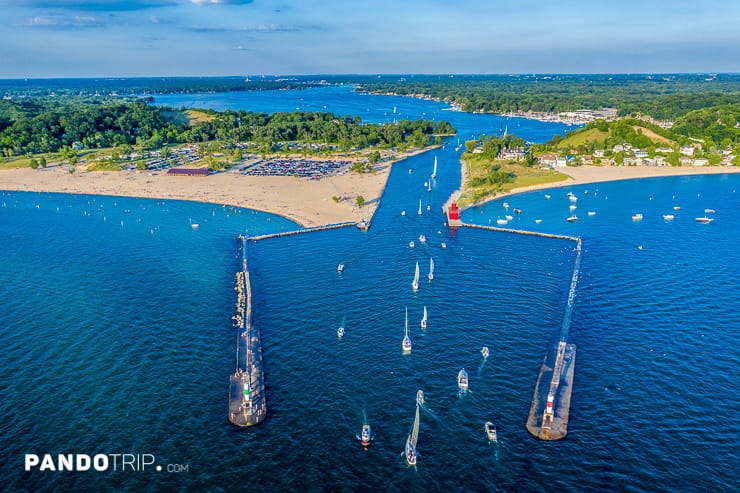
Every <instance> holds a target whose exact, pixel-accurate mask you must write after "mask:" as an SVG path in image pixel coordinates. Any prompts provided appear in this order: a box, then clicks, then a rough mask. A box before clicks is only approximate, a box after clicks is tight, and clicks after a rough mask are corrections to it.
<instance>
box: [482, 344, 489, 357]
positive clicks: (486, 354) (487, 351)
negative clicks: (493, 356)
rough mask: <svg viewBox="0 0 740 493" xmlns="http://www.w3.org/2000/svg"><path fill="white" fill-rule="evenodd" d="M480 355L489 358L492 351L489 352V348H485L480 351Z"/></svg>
mask: <svg viewBox="0 0 740 493" xmlns="http://www.w3.org/2000/svg"><path fill="white" fill-rule="evenodd" d="M480 354H482V355H483V358H488V355H489V354H490V351H489V350H488V346H483V348H481V350H480Z"/></svg>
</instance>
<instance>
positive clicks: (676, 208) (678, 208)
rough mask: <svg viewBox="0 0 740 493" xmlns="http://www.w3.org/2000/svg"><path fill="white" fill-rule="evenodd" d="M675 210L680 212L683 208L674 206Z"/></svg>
mask: <svg viewBox="0 0 740 493" xmlns="http://www.w3.org/2000/svg"><path fill="white" fill-rule="evenodd" d="M673 210H674V211H680V210H681V207H680V206H678V205H674V206H673Z"/></svg>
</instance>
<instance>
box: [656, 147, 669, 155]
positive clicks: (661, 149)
mask: <svg viewBox="0 0 740 493" xmlns="http://www.w3.org/2000/svg"><path fill="white" fill-rule="evenodd" d="M655 152H657V153H658V154H670V153H672V152H673V149H671V148H670V147H656V148H655Z"/></svg>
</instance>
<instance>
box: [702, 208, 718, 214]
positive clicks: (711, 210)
mask: <svg viewBox="0 0 740 493" xmlns="http://www.w3.org/2000/svg"><path fill="white" fill-rule="evenodd" d="M715 212H717V211H715V210H714V209H704V214H714V213H715Z"/></svg>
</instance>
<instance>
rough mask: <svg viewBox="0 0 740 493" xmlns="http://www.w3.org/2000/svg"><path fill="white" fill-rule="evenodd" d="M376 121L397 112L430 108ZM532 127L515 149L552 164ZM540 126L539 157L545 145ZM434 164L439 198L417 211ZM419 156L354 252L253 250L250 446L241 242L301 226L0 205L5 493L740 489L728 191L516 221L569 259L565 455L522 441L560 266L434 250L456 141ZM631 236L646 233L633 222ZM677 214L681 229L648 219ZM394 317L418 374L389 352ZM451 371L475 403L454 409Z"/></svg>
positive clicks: (516, 255)
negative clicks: (140, 461)
mask: <svg viewBox="0 0 740 493" xmlns="http://www.w3.org/2000/svg"><path fill="white" fill-rule="evenodd" d="M281 92H286V93H288V92H289V91H281ZM319 94H321V93H319ZM270 97H273V96H272V95H271V96H270ZM291 97H292V96H291ZM332 97H333V96H332ZM357 97H363V98H369V96H357ZM391 99H392V100H393V101H395V103H394V104H395V105H397V106H398V111H400V110H401V108H402V107H405V105H410V106H414V105H417V104H418V105H421V106H422V107H423V108H426V105H429V104H431V103H430V102H428V101H417V100H408V99H402V98H391ZM320 101H321V97H320V96H315V101H314V103H315V104H319V102H320ZM332 101H333V100H332ZM370 101H371V100H370ZM289 104H293V103H292V101H291V102H290V103H289ZM383 104H385V103H383ZM435 104H436V103H435ZM352 109H353V106H351V107H350V108H347V109H346V111H341V113H345V112H346V113H353V111H352ZM404 111H405V110H404ZM421 111H426V110H421ZM391 113H392V109H391ZM447 114H450V115H452V114H453V113H451V112H445V115H447ZM454 115H455V118H459V119H460V123H456V125H457V126H458V128H461V129H463V130H464V131H471V130H475V131H476V132H478V133H481V132H485V131H486V130H485V129H489V131H490V128H497V127H498V123H497V121H495V120H493V119H491V120H478V119H477V117H479V116H483V115H468V116H469V117H470V119H469V120H465V115H463V114H454ZM381 116H382V115H378V116H377V118H381ZM491 118H494V117H491ZM485 121H487V122H488V123H485V125H482V126H481V127H477V125H478V124H479V123H480V122H485ZM521 122H522V123H521V124H522V125H525V126H526V125H527V121H526V120H522V121H521ZM537 125H539V123H538V124H537ZM539 128H540V127H539V126H537V127H536V128H535V129H534V130H532V132H533V134H531V135H529V134H527V131H528V130H527V128H525V129H524V130H523V131H522V132H523V136H524V137H525V138H528V139H530V140H538V139H539V140H543V137H538V136H537V135H538V134H537V132H539V131H540V130H537V129H539ZM543 128H544V129H543V130H542V132H543V134H545V133H546V134H547V135H546V136H545V137H544V138H546V137H549V136H550V134H552V133H555V132H557V131H560V130H558V129H554V128H552V127H549V128H548V127H543ZM435 153H436V154H437V155H438V157H439V162H440V166H439V171H438V177H437V179H436V180H435V181H433V187H432V188H433V190H432V192H427V191H426V189H425V188H424V187H423V185H422V183H423V181H426V180H427V179H428V177H429V174H430V173H431V168H432V163H433V157H432V156H433V154H435ZM433 154H426V155H421V156H417V157H415V158H412V159H410V160H408V161H404V162H402V163H398V164H396V165H395V166H394V169H393V171H392V174H391V177H390V180H389V183H388V187H387V189H386V194H385V197H384V199H383V202H382V203H381V206H380V208H379V210H378V212H377V214H376V217H375V220H374V222H373V226H372V228H371V229H370V231H368V232H362V231H359V230H356V229H354V228H345V229H339V230H331V231H325V232H319V233H311V234H306V235H298V236H291V237H287V238H281V239H269V240H264V241H260V242H256V243H254V242H253V243H250V247H249V259H250V269H251V274H252V282H253V289H254V323H255V325H256V326H257V327H259V328H260V330H261V333H262V343H263V351H264V362H265V371H266V382H267V403H268V408H269V415H268V418H267V420H266V421H265V422H264V423H262V424H261V425H260V426H257V427H254V428H249V429H238V428H236V427H233V426H231V425H230V424H229V423H228V421H227V419H226V418H227V416H226V413H227V381H228V374H229V372H230V371H232V369H233V365H234V347H233V341H234V330H235V329H234V328H233V327H232V326H231V325H230V323H231V321H230V317H231V316H232V315H233V309H234V302H235V301H236V300H235V293H234V290H233V286H234V272H235V271H236V270H237V269H238V267H239V266H238V261H237V258H236V250H237V249H236V242H235V240H234V235H236V234H239V233H244V232H246V233H247V234H252V235H255V234H262V233H266V232H277V231H284V230H291V229H295V228H296V226H295V224H294V223H292V222H290V221H288V220H285V219H282V218H279V217H277V216H274V215H269V214H262V213H256V212H252V211H248V210H239V209H233V208H228V207H221V206H217V205H216V206H214V205H208V204H198V203H186V202H176V201H164V202H163V201H155V200H139V199H124V198H120V197H118V198H113V197H92V196H83V195H61V194H36V193H11V192H5V193H3V194H2V196H0V199H1V201H2V203H3V204H4V206H3V208H1V209H0V237H2V238H3V240H4V241H3V246H4V251H3V255H2V257H1V259H2V260H0V266H1V267H2V268H0V297H2V299H3V300H5V303H4V304H3V310H1V311H0V346H1V347H2V348H3V354H4V364H3V365H2V366H1V367H0V389H2V396H3V399H0V412H1V413H2V416H3V417H4V418H5V419H3V420H2V421H1V422H0V437H1V438H2V440H1V441H2V443H3V448H4V451H3V462H2V463H1V464H0V469H1V471H0V472H2V476H0V484H2V485H3V489H4V490H19V491H23V490H28V491H37V490H50V491H70V490H72V489H77V490H96V491H97V490H127V491H144V490H163V489H184V490H224V491H232V490H237V491H238V490H250V491H281V490H301V491H303V490H306V491H321V490H342V491H344V490H346V491H357V490H360V489H367V490H369V491H378V490H379V491H397V490H400V489H402V488H403V489H406V490H412V491H488V490H502V491H544V490H555V491H583V490H605V491H675V490H682V491H732V490H735V489H736V486H737V482H736V479H735V473H734V466H735V465H736V462H737V454H736V451H735V449H736V443H735V442H736V437H737V436H738V431H740V430H738V425H737V424H735V420H733V416H732V412H733V411H734V409H736V408H737V404H738V399H737V398H736V391H735V389H736V387H737V383H736V382H737V368H738V363H740V361H738V359H739V358H738V356H737V354H738V353H737V350H736V349H735V338H736V336H737V335H738V332H739V329H740V322H738V317H737V311H738V308H739V307H740V294H738V293H740V291H738V289H737V279H738V276H739V274H740V267H738V265H740V258H738V253H737V249H736V245H737V240H738V232H739V231H740V224H739V223H740V219H739V218H740V201H739V200H738V195H737V193H736V192H735V190H736V189H738V188H740V180H739V179H738V178H739V176H738V175H730V176H726V175H717V176H700V177H690V178H682V177H678V178H665V179H659V180H655V179H653V180H631V181H624V182H615V183H609V184H599V185H590V186H580V187H572V188H559V189H554V190H551V191H549V192H533V193H529V194H524V195H519V196H513V197H509V198H507V202H508V203H509V204H511V207H512V208H513V207H519V208H521V209H522V214H521V216H517V217H516V218H515V219H514V221H512V223H513V226H515V227H521V228H523V229H533V230H541V231H547V232H553V233H565V234H574V235H578V236H581V237H582V238H583V249H584V253H583V260H582V266H581V267H582V269H581V278H580V282H579V284H578V289H577V293H576V302H575V308H574V311H573V325H572V329H571V339H572V341H573V342H575V343H576V344H577V345H578V356H577V360H576V373H575V384H574V391H573V396H572V405H571V420H570V426H569V434H568V436H567V438H566V439H565V440H563V441H560V442H541V441H537V440H535V439H534V438H532V437H531V436H529V435H528V433H527V432H526V430H525V427H524V423H525V420H526V416H527V413H528V410H529V404H530V400H531V396H532V391H533V388H534V384H535V380H536V377H537V373H538V371H539V366H540V363H541V361H542V357H543V356H544V353H545V349H546V347H547V345H548V343H549V342H550V341H551V340H552V339H553V338H554V337H556V335H557V333H558V331H559V328H560V323H561V319H562V316H563V311H564V308H565V301H566V299H567V295H568V287H569V283H570V275H571V272H572V265H573V260H574V246H573V243H572V242H568V241H564V240H555V239H545V238H539V237H531V236H519V235H513V234H504V233H495V232H489V231H480V230H473V229H466V228H462V229H457V230H450V229H447V228H446V227H445V226H444V221H445V218H444V216H443V214H442V213H441V205H442V203H443V202H444V200H445V199H446V198H447V196H448V195H449V193H450V192H451V191H452V190H453V189H454V188H456V186H457V183H458V182H459V166H458V164H457V153H456V152H455V151H454V142H453V145H448V146H447V147H446V148H445V149H440V150H437V151H433ZM409 169H411V170H412V173H409V172H408V170H409ZM586 190H588V193H585V192H586ZM568 191H572V192H573V193H574V194H575V195H576V196H577V197H578V203H577V207H578V208H577V213H578V215H579V217H580V220H579V221H578V222H577V223H575V224H571V223H568V222H566V221H565V218H566V217H567V216H568V215H569V210H568V205H569V203H570V202H569V201H568V197H567V196H566V193H567V192H568ZM545 193H548V194H550V195H551V196H552V197H551V199H549V200H548V199H546V198H545V197H544V194H545ZM420 199H421V201H422V205H423V209H424V210H423V215H422V216H418V215H417V214H416V211H417V208H418V204H419V200H420ZM427 205H430V207H431V210H430V211H427V210H426V206H427ZM673 206H680V207H681V209H680V211H673ZM705 208H713V209H716V213H714V214H713V216H714V218H715V221H714V222H712V223H711V224H708V225H702V224H698V223H696V222H695V221H694V218H695V217H697V216H702V215H704V212H703V211H704V209H705ZM402 210H405V211H406V213H407V214H406V215H405V216H401V211H402ZM589 210H591V211H593V212H596V214H595V215H593V216H589V215H587V211H589ZM637 212H640V213H642V214H643V215H644V219H643V220H642V221H641V222H633V221H632V220H631V216H632V215H633V214H635V213H637ZM669 212H672V213H673V214H674V215H675V216H676V217H675V219H674V220H673V221H665V220H663V218H662V215H663V214H666V213H669ZM504 214H505V211H504V209H503V207H502V201H494V202H491V203H489V204H487V205H485V206H482V207H480V208H474V209H470V210H468V211H466V212H465V214H464V219H465V220H466V221H467V222H473V223H478V224H489V221H491V222H492V223H493V224H495V222H496V219H497V218H498V217H499V216H503V215H504ZM535 219H541V220H542V222H541V223H539V224H537V223H535ZM191 223H197V224H199V227H198V229H193V228H192V227H191ZM420 234H424V235H425V236H426V237H427V242H426V244H420V242H419V239H418V237H419V235H420ZM411 240H414V241H415V243H416V245H415V248H413V249H411V248H409V245H408V243H409V241H411ZM443 242H444V243H445V244H446V246H447V248H442V243H443ZM430 257H433V258H434V260H435V279H434V280H433V281H432V282H428V281H427V279H426V273H427V270H428V265H429V258H430ZM417 261H418V262H419V264H420V266H421V274H422V278H421V282H420V284H421V286H420V288H419V290H418V292H416V293H414V292H413V291H412V289H411V280H412V277H413V271H414V265H415V262H417ZM340 262H343V263H345V265H346V268H345V271H344V272H343V273H341V274H339V273H337V269H336V266H337V264H338V263H340ZM424 306H427V308H428V311H429V323H428V328H427V329H426V331H422V330H421V329H420V327H419V320H420V318H421V313H422V310H423V307H424ZM406 307H408V310H409V326H410V336H411V339H412V341H413V345H414V347H413V351H412V353H411V354H410V355H403V354H402V353H401V339H402V337H403V325H404V309H405V308H406ZM343 318H345V319H346V330H347V333H346V335H345V337H344V338H343V339H342V340H339V339H337V336H336V329H337V326H338V325H339V323H340V322H341V320H342V319H343ZM484 345H485V346H489V347H490V348H491V352H492V356H491V357H490V358H489V359H488V361H485V362H484V361H483V359H482V357H481V355H480V348H481V347H482V346H484ZM461 367H465V368H466V369H467V370H468V372H469V374H470V381H471V384H470V385H471V386H470V389H471V390H470V392H468V393H467V394H465V395H462V396H461V395H459V394H458V390H457V386H456V380H455V378H456V374H457V372H458V370H459V369H460V368H461ZM419 388H422V389H424V391H425V395H426V398H427V404H426V406H425V408H424V409H423V412H422V417H421V430H420V436H419V444H418V449H419V453H420V459H419V464H418V466H417V467H416V468H411V469H409V468H407V467H406V466H405V463H404V461H403V458H402V456H401V451H402V450H403V445H404V441H405V437H406V434H407V433H408V431H409V429H410V427H411V424H412V420H413V414H414V398H415V393H416V390H417V389H419ZM365 418H366V419H367V420H369V422H370V423H371V424H372V425H373V427H374V429H375V431H376V441H375V443H374V444H373V445H372V446H371V447H370V449H369V450H367V451H363V450H362V448H361V447H360V446H359V443H358V442H357V440H356V438H355V435H357V434H359V432H360V428H361V426H362V423H363V419H365ZM487 420H492V421H495V423H496V424H497V427H498V430H499V437H500V443H499V444H498V445H497V446H496V445H491V444H489V443H488V442H487V441H486V440H485V435H484V432H483V423H484V422H485V421H487ZM26 453H37V454H44V453H49V454H57V453H86V454H90V455H93V454H96V453H107V454H112V453H140V454H141V453H150V454H154V455H155V456H156V459H157V462H158V463H159V464H187V465H188V471H187V472H182V473H179V474H178V473H167V472H166V471H163V472H156V471H152V470H147V471H139V472H130V471H128V472H120V471H119V472H112V471H109V472H106V473H96V472H87V473H80V472H64V473H53V472H39V471H33V472H24V470H23V456H24V454H26Z"/></svg>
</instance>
